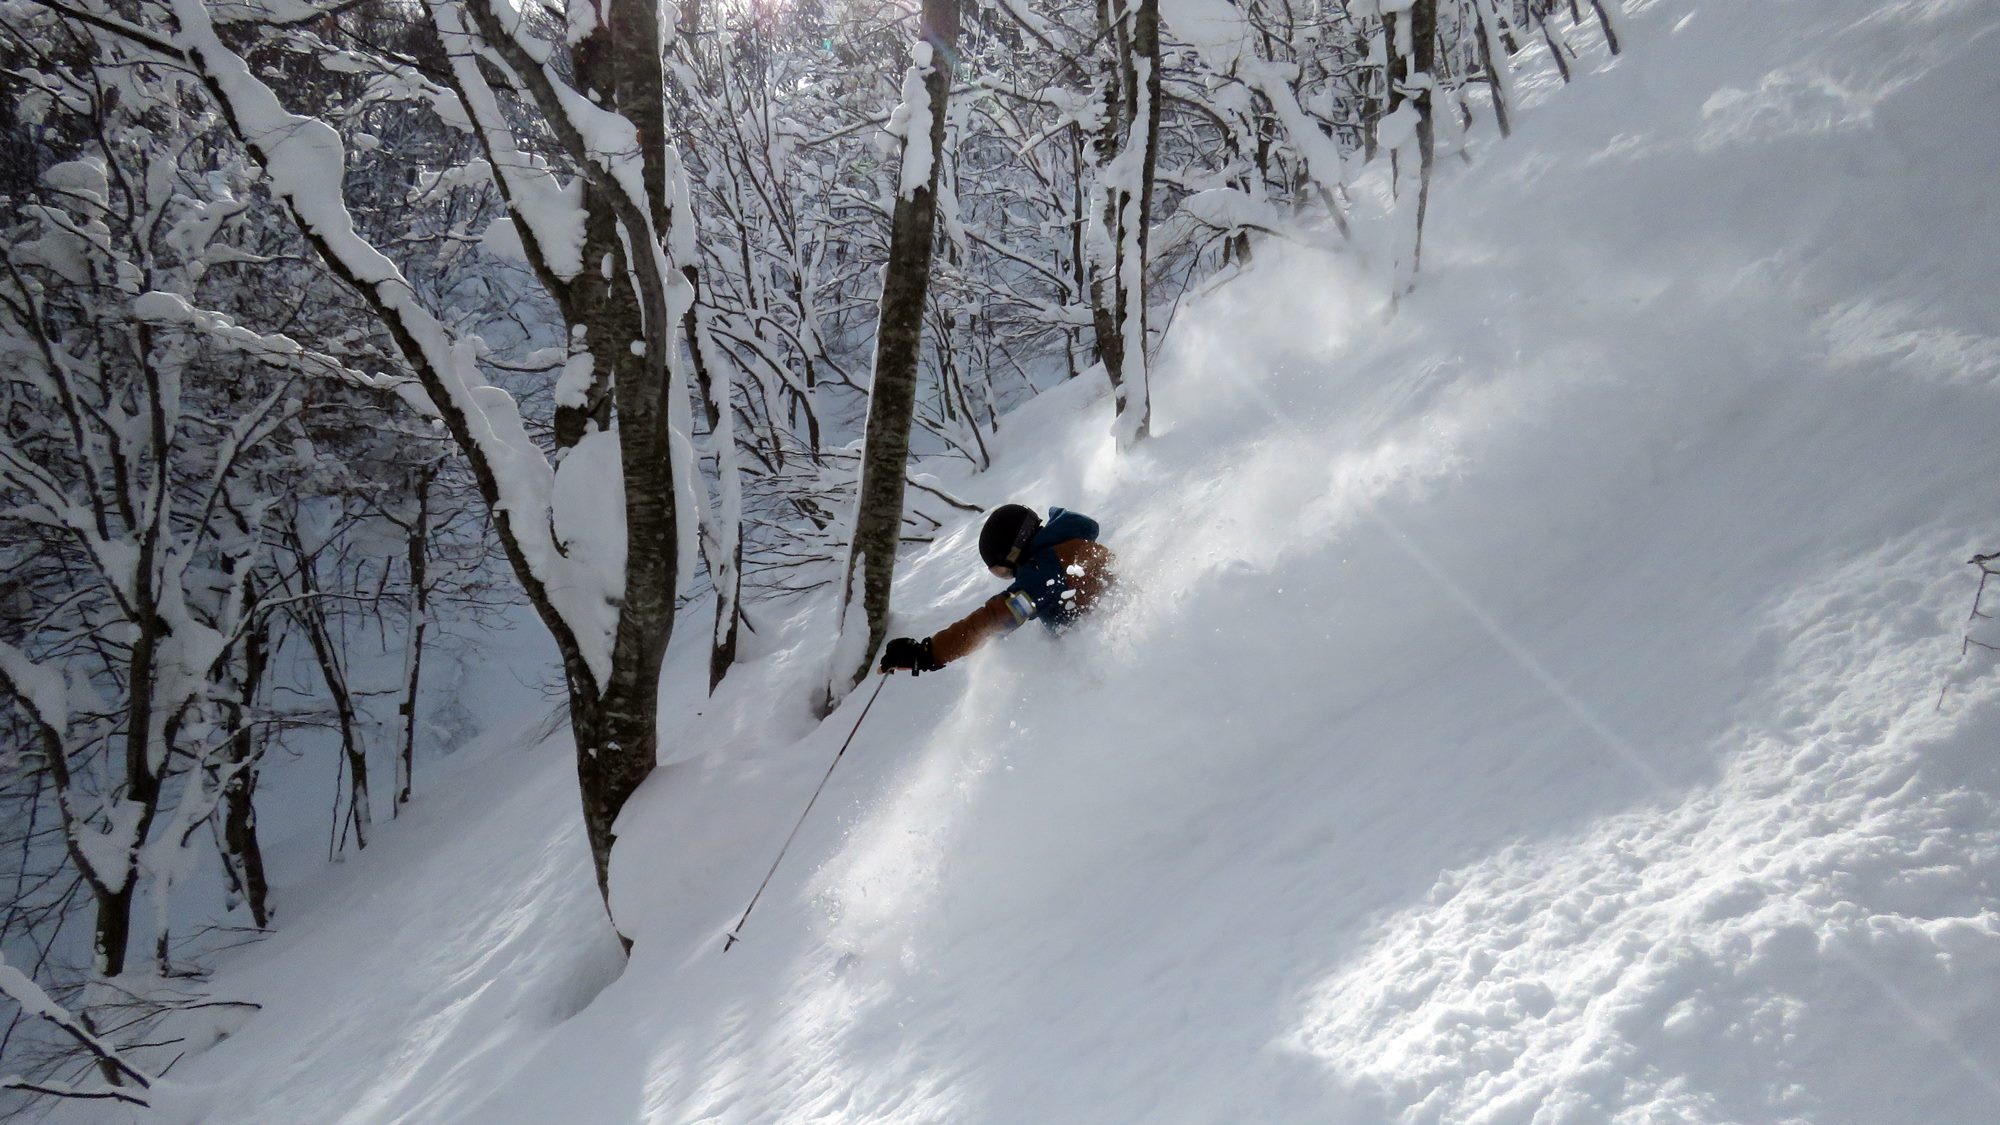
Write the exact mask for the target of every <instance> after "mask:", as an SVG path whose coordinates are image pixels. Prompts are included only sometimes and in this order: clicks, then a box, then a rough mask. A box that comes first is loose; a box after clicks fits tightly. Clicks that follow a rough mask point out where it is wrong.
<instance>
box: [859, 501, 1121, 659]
mask: <svg viewBox="0 0 2000 1125" xmlns="http://www.w3.org/2000/svg"><path fill="white" fill-rule="evenodd" d="M979 557H980V558H982V559H984V560H985V561H986V567H987V569H988V570H991V571H992V572H993V574H994V576H995V577H999V578H1006V579H1010V580H1011V584H1010V585H1009V586H1008V587H1007V588H1006V589H1005V590H1003V591H1001V592H1000V593H997V594H995V595H993V596H992V597H990V598H988V599H986V601H985V603H984V604H982V605H981V606H980V607H979V608H978V609H975V610H973V611H972V612H971V613H970V614H968V615H966V616H965V617H963V618H961V619H960V620H958V621H956V622H954V623H952V624H950V625H947V626H945V627H944V628H942V629H940V630H938V631H937V632H936V633H934V634H932V635H931V636H929V637H926V638H924V639H922V640H918V639H917V638H915V637H893V638H891V639H890V640H889V643H888V644H887V645H886V646H884V648H883V649H882V666H881V670H882V671H884V672H893V671H896V670H897V669H905V668H906V669H908V670H909V671H910V673H911V674H912V675H918V674H921V673H924V672H935V671H937V670H938V669H940V668H942V667H944V666H945V665H947V664H949V663H951V662H952V661H954V660H957V659H959V658H960V657H962V656H964V655H966V654H967V653H969V652H971V651H972V650H973V649H976V648H978V647H979V646H980V645H981V644H983V643H985V641H986V639H987V638H988V637H994V636H998V635H1000V634H1002V633H1011V632H1013V631H1014V630H1015V629H1017V628H1019V627H1020V626H1021V625H1023V624H1025V623H1026V622H1027V621H1028V620H1029V619H1030V618H1036V619H1039V620H1040V621H1041V623H1042V624H1043V625H1046V626H1048V629H1049V631H1050V632H1052V633H1059V632H1061V631H1062V630H1063V629H1064V628H1065V627H1067V626H1068V625H1069V624H1070V623H1071V622H1072V621H1075V620H1076V618H1077V615H1078V614H1081V613H1083V612H1084V611H1086V610H1088V609H1090V607H1091V606H1092V605H1094V604H1096V602H1097V600H1098V599H1099V598H1101V597H1103V596H1104V593H1105V591H1107V590H1109V589H1110V588H1111V586H1112V584H1113V583H1114V582H1115V581H1117V576H1116V574H1115V573H1114V572H1113V569H1112V567H1113V564H1114V563H1115V562H1116V559H1115V558H1114V557H1113V556H1112V554H1111V552H1110V551H1109V550H1108V549H1106V548H1105V547H1103V546H1101V545H1100V544H1099V543H1098V542H1097V521H1096V520H1094V519H1091V518H1090V517H1089V516H1086V515H1082V514H1079V513H1077V512H1071V511H1067V510H1065V509H1062V508H1050V509H1049V521H1048V523H1046V524H1044V523H1043V522H1042V521H1041V520H1040V519H1039V518H1038V517H1037V516H1036V515H1035V513H1034V512H1033V511H1031V510H1029V509H1027V508H1024V507H1022V506H1021V505H1019V504H1003V505H1001V506H1000V507H998V508H995V509H993V511H992V513H991V514H990V515H988V516H987V517H986V526H985V527H984V528H982V529H981V530H980V532H979Z"/></svg>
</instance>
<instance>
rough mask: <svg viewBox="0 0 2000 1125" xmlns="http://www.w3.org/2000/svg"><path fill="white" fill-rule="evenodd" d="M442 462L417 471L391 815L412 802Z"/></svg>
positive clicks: (410, 531) (410, 535) (410, 539)
mask: <svg viewBox="0 0 2000 1125" xmlns="http://www.w3.org/2000/svg"><path fill="white" fill-rule="evenodd" d="M438 468H439V465H437V464H433V465H427V466H425V467H424V468H423V469H422V470H421V471H420V472H419V473H418V474H417V482H416V488H417V518H416V520H415V521H414V522H413V523H411V525H410V530H409V567H410V628H409V632H410V635H409V637H408V639H407V640H406V641H405V642H404V649H403V651H404V658H403V704H402V706H401V707H399V708H397V710H398V711H400V712H401V713H402V716H403V745H402V746H401V748H400V749H399V750H398V751H397V754H396V802H395V804H393V805H391V806H390V809H389V815H391V816H395V815H396V814H397V813H398V812H400V811H401V810H402V808H403V806H404V805H407V804H409V803H410V788H411V785H412V781H413V779H414V777H415V775H416V767H417V687H418V685H419V683H420V682H421V681H422V677H423V671H424V631H425V628H426V626H427V625H428V624H429V616H430V588H429V586H430V575H429V571H430V567H429V561H430V541H431V518H430V517H431V481H432V480H434V479H436V477H437V471H438Z"/></svg>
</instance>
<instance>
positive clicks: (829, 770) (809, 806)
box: [722, 672, 889, 953]
mask: <svg viewBox="0 0 2000 1125" xmlns="http://www.w3.org/2000/svg"><path fill="white" fill-rule="evenodd" d="M888 684H889V674H888V673H887V672H884V673H882V682H881V683H878V684H876V685H875V694H874V695H871V696H869V697H868V705H867V706H866V707H863V708H862V709H861V718H859V719H856V720H854V729H853V730H851V731H848V732H847V741H846V742H843V743H841V744H840V752H839V753H837V754H835V755H834V756H833V763H832V764H831V765H829V766H827V767H826V776H825V777H822V778H820V779H819V788H818V789H815V790H813V795H812V800H809V801H807V802H806V810H805V812H802V813H800V814H799V822H798V823H797V824H794V825H792V834H791V835H790V836H787V837H785V844H784V847H781V848H779V849H778V858H776V859H774V860H772V861H771V870H769V871H767V872H765V873H764V881H763V882H762V883H759V884H757V893H756V894H754V895H751V896H750V905H748V906H746V907H744V908H743V917H741V918H738V919H737V920H736V928H735V929H732V930H730V931H729V934H728V936H727V937H726V938H724V939H723V942H722V951H723V952H724V953H727V952H729V950H730V947H732V946H734V945H735V944H736V943H737V942H738V941H740V940H742V937H741V935H742V933H743V923H745V922H748V921H749V920H750V912H751V911H752V910H755V909H757V900H758V899H760V898H763V897H764V888H765V887H768V886H770V885H771V876H773V875H776V874H777V873H778V865H779V864H780V863H783V862H784V861H785V852H787V851H789V850H790V849H791V846H792V841H793V840H795V839H797V838H798V835H799V829H801V828H804V827H805V825H806V817H807V816H808V815H809V814H811V812H812V811H813V802H814V801H818V800H819V795H820V792H821V791H822V790H824V789H825V788H826V783H827V782H828V781H829V780H831V779H832V778H833V767H834V766H837V765H839V764H840V759H841V756H842V755H844V754H846V753H847V748H848V747H849V746H851V745H853V743H854V736H855V735H857V734H859V733H861V723H862V721H863V720H865V719H867V718H868V711H869V708H872V707H874V706H875V696H878V695H881V694H882V689H883V688H884V687H887V686H888Z"/></svg>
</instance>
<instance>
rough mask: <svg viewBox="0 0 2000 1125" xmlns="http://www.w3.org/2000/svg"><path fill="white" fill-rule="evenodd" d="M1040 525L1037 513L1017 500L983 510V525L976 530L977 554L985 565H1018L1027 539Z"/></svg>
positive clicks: (1025, 548)
mask: <svg viewBox="0 0 2000 1125" xmlns="http://www.w3.org/2000/svg"><path fill="white" fill-rule="evenodd" d="M1041 529H1042V520H1041V517H1040V516H1037V515H1036V514H1035V513H1034V512H1033V511H1032V510H1030V509H1028V508H1024V507H1022V506H1021V505H1019V504H1002V505H1000V506H999V507H997V508H995V509H993V511H992V512H990V513H988V514H987V516H986V526H985V528H984V529H982V530H981V531H980V532H979V557H980V558H981V559H984V560H985V561H986V565H987V566H989V567H995V566H1003V567H1006V568H1007V569H1009V570H1012V569H1013V568H1015V567H1017V566H1019V565H1021V560H1022V559H1023V558H1025V557H1026V556H1027V553H1028V543H1029V541H1030V540H1032V539H1034V537H1035V533H1036V532H1038V531H1040V530H1041Z"/></svg>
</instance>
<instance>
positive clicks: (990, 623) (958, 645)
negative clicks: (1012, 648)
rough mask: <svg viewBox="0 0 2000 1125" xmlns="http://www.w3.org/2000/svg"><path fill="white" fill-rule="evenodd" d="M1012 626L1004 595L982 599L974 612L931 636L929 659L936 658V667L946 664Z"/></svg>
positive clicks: (1012, 620)
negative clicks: (937, 664)
mask: <svg viewBox="0 0 2000 1125" xmlns="http://www.w3.org/2000/svg"><path fill="white" fill-rule="evenodd" d="M1016 624H1017V622H1016V621H1015V620H1014V613H1013V611H1012V610H1010V609H1008V608H1007V594H1006V592H1005V591H1002V592H1000V593H998V594H995V595H993V596H992V597H990V598H988V599H986V601H985V602H983V603H981V604H980V606H979V608H978V609H975V610H973V611H972V612H971V613H969V614H966V615H965V616H964V617H961V618H959V619H958V620H957V621H954V622H952V623H951V624H949V625H947V626H945V627H944V628H942V629H939V630H938V631H937V632H936V633H933V634H932V635H931V655H932V656H934V657H936V658H937V662H938V663H939V664H949V663H951V662H952V661H954V660H958V659H961V658H962V657H964V656H966V655H967V654H968V653H970V652H971V651H972V650H973V649H976V648H978V647H979V646H980V645H982V644H985V643H986V641H987V639H988V638H990V637H994V636H997V635H998V634H1001V633H1005V632H1007V631H1008V630H1010V629H1012V628H1013V627H1014V626H1015V625H1016Z"/></svg>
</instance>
